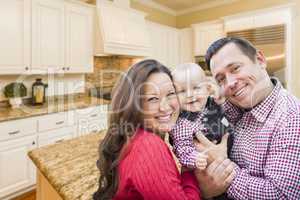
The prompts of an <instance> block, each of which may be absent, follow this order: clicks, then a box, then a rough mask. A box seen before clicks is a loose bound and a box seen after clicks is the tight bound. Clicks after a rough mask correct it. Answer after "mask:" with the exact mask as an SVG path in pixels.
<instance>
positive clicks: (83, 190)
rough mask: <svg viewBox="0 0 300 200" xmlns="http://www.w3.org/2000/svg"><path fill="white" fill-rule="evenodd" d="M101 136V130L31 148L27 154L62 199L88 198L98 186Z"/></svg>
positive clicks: (85, 199)
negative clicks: (97, 162) (97, 164)
mask: <svg viewBox="0 0 300 200" xmlns="http://www.w3.org/2000/svg"><path fill="white" fill-rule="evenodd" d="M104 136H105V134H104V131H101V132H100V133H93V134H88V135H85V136H81V137H78V138H75V139H71V140H67V141H65V142H62V143H58V144H53V145H50V146H45V147H42V148H39V149H35V150H32V151H31V152H29V153H28V155H29V157H30V158H31V159H32V160H33V162H34V163H35V165H36V166H37V168H38V169H39V170H40V172H41V173H42V174H43V175H44V176H45V177H46V178H47V179H48V181H49V183H50V184H51V185H52V186H53V188H54V189H55V190H56V191H57V192H58V194H60V196H61V197H62V198H63V199H65V200H79V199H80V200H87V199H89V200H90V199H92V195H93V193H94V192H95V191H96V190H97V189H98V179H99V176H100V174H99V171H98V169H97V166H96V161H97V159H98V147H99V142H100V140H102V139H103V138H104Z"/></svg>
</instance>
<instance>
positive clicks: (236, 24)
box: [224, 16, 254, 32]
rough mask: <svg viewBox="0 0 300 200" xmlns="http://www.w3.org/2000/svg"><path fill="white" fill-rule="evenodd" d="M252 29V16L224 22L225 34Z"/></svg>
mask: <svg viewBox="0 0 300 200" xmlns="http://www.w3.org/2000/svg"><path fill="white" fill-rule="evenodd" d="M253 27H254V19H253V17H252V16H245V17H241V18H240V17H238V18H233V19H229V20H225V23H224V29H225V32H231V31H239V30H247V29H251V28H253Z"/></svg>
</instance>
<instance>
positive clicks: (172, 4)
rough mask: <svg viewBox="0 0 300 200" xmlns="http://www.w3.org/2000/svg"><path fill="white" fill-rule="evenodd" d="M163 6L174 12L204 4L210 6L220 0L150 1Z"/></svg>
mask: <svg viewBox="0 0 300 200" xmlns="http://www.w3.org/2000/svg"><path fill="white" fill-rule="evenodd" d="M152 1H154V2H156V3H159V4H161V5H163V6H166V7H168V8H170V9H173V10H175V11H182V10H186V9H191V8H193V7H196V6H201V5H204V4H211V3H212V2H217V1H220V0H152Z"/></svg>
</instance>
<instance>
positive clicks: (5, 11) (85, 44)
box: [0, 0, 94, 74]
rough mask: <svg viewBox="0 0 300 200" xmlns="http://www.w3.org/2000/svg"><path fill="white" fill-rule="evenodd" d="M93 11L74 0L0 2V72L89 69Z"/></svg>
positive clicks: (90, 65)
mask: <svg viewBox="0 0 300 200" xmlns="http://www.w3.org/2000/svg"><path fill="white" fill-rule="evenodd" d="M93 14H94V9H93V7H92V6H90V5H83V4H82V3H76V2H75V1H74V2H73V3H69V2H68V1H64V0H10V1H1V3H0V30H1V31H0V44H1V45H0V69H1V70H0V74H22V73H25V72H26V73H28V74H45V73H88V72H92V71H93V25H94V24H93Z"/></svg>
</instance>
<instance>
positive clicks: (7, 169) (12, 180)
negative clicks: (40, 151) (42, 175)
mask: <svg viewBox="0 0 300 200" xmlns="http://www.w3.org/2000/svg"><path fill="white" fill-rule="evenodd" d="M36 147H37V136H36V135H32V136H26V137H22V138H18V139H14V140H8V141H3V142H0V199H3V198H4V197H5V196H7V195H9V194H13V193H15V192H17V191H19V190H21V189H25V188H27V187H30V186H33V185H34V184H35V177H36V169H35V166H34V165H33V163H32V161H31V160H30V159H29V157H28V156H27V153H28V151H30V150H32V149H34V148H36Z"/></svg>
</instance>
